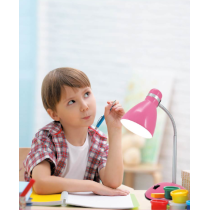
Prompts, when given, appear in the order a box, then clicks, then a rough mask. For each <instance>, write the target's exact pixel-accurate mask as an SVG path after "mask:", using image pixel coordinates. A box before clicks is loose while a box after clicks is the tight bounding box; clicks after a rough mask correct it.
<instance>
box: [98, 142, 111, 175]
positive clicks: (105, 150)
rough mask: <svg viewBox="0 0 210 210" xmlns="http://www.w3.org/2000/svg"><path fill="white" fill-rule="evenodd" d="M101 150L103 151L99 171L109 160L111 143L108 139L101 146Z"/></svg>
mask: <svg viewBox="0 0 210 210" xmlns="http://www.w3.org/2000/svg"><path fill="white" fill-rule="evenodd" d="M101 150H102V152H101V159H100V162H99V165H98V172H99V171H100V170H101V169H102V168H104V167H105V166H106V161H107V158H108V152H109V144H108V143H107V141H104V145H103V147H102V148H101Z"/></svg>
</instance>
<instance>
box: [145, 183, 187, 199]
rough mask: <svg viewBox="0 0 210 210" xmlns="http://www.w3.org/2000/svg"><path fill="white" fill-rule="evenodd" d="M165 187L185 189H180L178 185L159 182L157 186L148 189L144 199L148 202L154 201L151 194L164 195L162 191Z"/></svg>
mask: <svg viewBox="0 0 210 210" xmlns="http://www.w3.org/2000/svg"><path fill="white" fill-rule="evenodd" d="M167 186H173V187H179V188H180V189H185V188H184V187H182V186H181V185H178V184H174V183H172V182H161V183H159V184H156V185H153V186H152V187H150V188H149V189H148V190H147V191H146V192H145V197H146V199H148V200H152V199H154V198H153V197H151V194H152V193H165V191H164V189H163V188H164V187H167Z"/></svg>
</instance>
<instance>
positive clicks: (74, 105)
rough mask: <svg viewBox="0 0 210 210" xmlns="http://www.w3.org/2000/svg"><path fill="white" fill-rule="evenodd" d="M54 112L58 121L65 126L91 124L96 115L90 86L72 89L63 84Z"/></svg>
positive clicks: (85, 125)
mask: <svg viewBox="0 0 210 210" xmlns="http://www.w3.org/2000/svg"><path fill="white" fill-rule="evenodd" d="M56 114H57V117H58V118H59V119H58V121H60V122H61V124H62V125H63V126H66V127H87V126H90V125H92V124H93V122H94V119H95V115H96V101H95V97H94V95H93V93H92V90H91V88H90V87H85V88H74V89H72V88H71V87H68V86H64V89H63V90H62V94H61V100H60V102H59V103H58V104H57V106H56ZM85 117H86V118H85Z"/></svg>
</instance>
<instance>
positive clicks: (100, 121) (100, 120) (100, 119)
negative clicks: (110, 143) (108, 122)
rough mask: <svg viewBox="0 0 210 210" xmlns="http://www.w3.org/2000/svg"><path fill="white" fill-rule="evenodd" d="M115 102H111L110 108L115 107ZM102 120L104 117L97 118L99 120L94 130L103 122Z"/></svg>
mask: <svg viewBox="0 0 210 210" xmlns="http://www.w3.org/2000/svg"><path fill="white" fill-rule="evenodd" d="M115 102H116V100H115V101H114V102H113V104H112V107H113V106H114V105H115ZM112 107H111V109H110V111H111V110H112ZM104 119H105V117H104V115H103V116H101V117H100V118H99V120H98V122H97V124H96V129H97V128H99V126H100V125H101V123H102V122H103V121H104Z"/></svg>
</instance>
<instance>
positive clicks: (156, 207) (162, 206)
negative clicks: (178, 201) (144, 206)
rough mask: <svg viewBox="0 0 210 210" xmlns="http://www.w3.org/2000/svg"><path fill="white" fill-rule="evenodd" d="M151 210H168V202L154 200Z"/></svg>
mask: <svg viewBox="0 0 210 210" xmlns="http://www.w3.org/2000/svg"><path fill="white" fill-rule="evenodd" d="M151 204H152V206H151V209H152V210H166V209H167V205H168V201H166V200H160V199H153V200H151Z"/></svg>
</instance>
